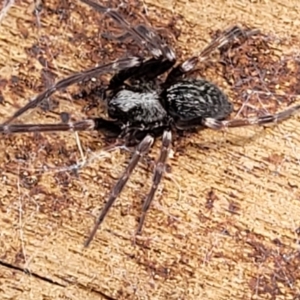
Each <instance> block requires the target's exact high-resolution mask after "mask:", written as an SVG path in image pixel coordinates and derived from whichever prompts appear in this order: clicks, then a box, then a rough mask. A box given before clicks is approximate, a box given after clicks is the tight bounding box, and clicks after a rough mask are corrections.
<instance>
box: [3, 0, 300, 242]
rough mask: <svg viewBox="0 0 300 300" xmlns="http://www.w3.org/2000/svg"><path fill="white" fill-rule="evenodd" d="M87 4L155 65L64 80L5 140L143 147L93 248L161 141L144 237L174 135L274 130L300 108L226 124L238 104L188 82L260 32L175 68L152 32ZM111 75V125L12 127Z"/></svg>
mask: <svg viewBox="0 0 300 300" xmlns="http://www.w3.org/2000/svg"><path fill="white" fill-rule="evenodd" d="M81 1H82V2H84V3H86V4H88V5H89V6H91V7H92V8H93V9H95V10H97V11H99V12H101V13H105V14H107V15H109V16H110V17H111V18H112V19H113V20H114V21H115V22H116V23H118V24H119V25H120V27H121V28H122V29H123V30H124V31H125V32H124V34H123V35H121V36H119V37H115V38H116V39H118V40H119V41H124V40H126V39H128V38H130V39H133V40H134V41H135V42H137V43H138V44H139V45H140V46H142V47H144V48H145V49H147V50H148V51H149V52H150V54H151V55H152V58H150V59H141V58H139V57H131V58H123V59H118V60H116V61H114V62H111V63H107V64H104V65H100V66H98V67H95V68H92V69H88V70H85V71H82V72H79V73H75V74H73V75H71V76H70V77H68V78H65V79H62V80H60V81H58V82H57V83H56V84H54V85H53V86H52V87H50V88H49V89H47V90H46V91H44V92H43V93H41V94H40V95H38V96H37V97H36V98H35V99H34V100H32V101H31V102H29V103H28V104H26V105H25V106H24V107H22V108H21V109H19V110H18V111H17V112H16V113H15V114H14V115H13V116H12V117H11V118H9V119H8V120H7V121H6V122H5V123H3V124H2V125H0V132H3V133H17V132H42V131H84V130H99V131H103V132H105V133H107V132H109V133H110V134H113V135H115V137H117V138H118V139H122V140H123V141H124V143H125V144H126V145H137V146H136V149H135V152H134V153H133V156H132V158H131V160H130V162H129V164H128V165H127V167H126V169H125V171H124V173H123V174H122V175H121V177H120V178H119V180H118V181H117V183H116V185H115V186H114V187H113V189H112V191H111V193H110V196H109V199H108V201H107V202H106V204H105V206H104V208H103V210H102V212H101V214H100V216H99V217H98V219H97V221H96V224H95V226H94V228H93V230H92V232H91V234H90V235H89V237H88V239H87V240H86V242H85V246H88V245H89V244H90V242H91V240H92V239H93V237H94V235H95V233H96V231H97V229H98V227H99V225H100V224H101V223H102V221H103V220H104V218H105V216H106V214H107V213H108V211H109V209H110V208H111V206H112V205H113V203H114V201H115V200H116V198H117V197H118V195H119V194H120V193H121V191H122V189H123V187H124V186H125V184H126V182H127V180H128V179H129V177H130V175H131V173H132V171H133V170H134V168H135V167H136V165H137V163H138V162H139V160H140V158H141V157H142V156H143V155H145V154H146V153H147V152H148V151H149V150H150V148H151V146H152V144H153V142H154V139H155V138H156V137H158V136H162V146H161V150H160V154H159V158H158V160H157V163H156V166H155V170H154V175H153V182H152V186H151V190H150V192H149V193H148V195H147V197H146V200H145V202H144V204H143V208H142V215H141V217H140V221H139V225H138V228H137V234H140V233H141V230H142V226H143V223H144V220H145V216H146V212H147V211H148V209H149V206H150V204H151V201H152V200H153V198H154V195H155V192H156V190H157V187H158V185H159V183H160V181H161V178H162V176H163V173H164V169H165V165H166V161H167V158H168V154H169V150H170V147H171V143H172V132H175V131H176V130H186V129H190V128H203V127H209V128H212V129H222V128H226V127H239V126H247V125H255V124H258V125H261V124H267V123H274V122H278V121H281V120H284V119H286V118H288V117H290V116H291V115H292V114H293V113H295V112H296V111H297V110H299V109H300V105H297V106H295V107H291V108H288V109H286V110H285V111H282V112H280V113H277V114H274V115H265V116H262V117H254V118H248V119H240V120H238V119H234V120H225V119H226V118H227V117H228V116H229V115H230V113H231V112H232V104H231V103H230V102H229V100H228V98H227V96H226V95H225V94H224V93H223V92H222V91H221V90H220V89H219V88H218V87H217V86H216V85H214V84H213V83H211V82H209V81H207V80H205V79H190V78H188V77H187V76H186V75H188V73H189V72H190V71H192V70H193V69H194V68H195V67H196V65H197V63H198V62H201V61H203V60H205V59H206V58H207V57H208V56H209V55H210V54H211V53H212V52H213V51H214V50H216V49H220V48H221V47H224V46H225V45H228V44H229V42H232V41H233V40H235V39H238V38H241V37H243V38H247V37H249V36H250V35H253V34H255V33H256V31H251V30H242V29H241V28H239V27H237V26H235V27H233V28H231V29H230V30H227V31H225V32H224V33H223V34H222V35H221V36H220V37H218V38H216V39H214V40H213V41H212V42H211V43H210V44H209V45H208V46H207V47H206V48H205V49H204V50H203V51H202V52H201V53H200V54H199V55H197V56H193V57H192V58H190V59H188V60H186V61H184V62H183V63H181V64H178V65H175V64H176V56H175V53H174V51H173V50H172V49H171V47H170V46H168V45H167V44H166V43H165V42H164V41H163V40H162V39H161V38H160V36H159V35H158V34H157V33H156V32H155V31H154V30H153V29H152V28H149V27H147V26H146V25H144V24H139V25H137V26H131V25H130V24H129V23H128V22H127V21H126V20H125V19H124V18H123V17H122V16H121V15H120V14H119V13H118V12H117V11H116V10H113V9H110V8H107V7H104V6H102V5H100V4H97V3H95V2H93V1H91V0H81ZM167 71H169V73H168V75H167V77H166V80H165V81H164V82H163V83H159V80H158V76H159V75H161V74H163V73H165V72H167ZM107 72H113V73H116V74H115V75H114V76H113V77H112V79H111V80H110V82H109V85H108V86H107V88H106V89H105V97H104V101H106V104H107V112H108V116H109V117H110V119H103V118H100V117H99V118H94V119H86V120H83V121H78V122H63V123H59V124H16V125H15V124H9V123H11V122H12V121H13V120H15V119H16V118H17V117H19V116H21V115H22V114H23V113H24V112H26V111H27V110H29V109H32V108H34V107H36V106H37V105H39V104H40V103H41V102H42V101H43V100H44V99H46V98H48V97H49V96H51V95H52V94H53V93H54V92H56V91H57V90H61V89H65V88H67V87H68V86H70V85H72V84H74V83H78V82H81V81H85V80H88V79H90V78H92V77H95V76H99V75H100V74H103V73H107Z"/></svg>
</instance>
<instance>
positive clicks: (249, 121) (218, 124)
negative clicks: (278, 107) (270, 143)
mask: <svg viewBox="0 0 300 300" xmlns="http://www.w3.org/2000/svg"><path fill="white" fill-rule="evenodd" d="M299 111H300V104H299V105H295V106H292V107H289V108H287V109H286V110H283V111H281V112H279V113H276V114H268V115H265V116H260V117H253V118H245V119H233V120H223V121H219V120H216V119H213V118H206V119H204V120H203V121H202V125H204V126H206V127H209V128H212V129H222V128H228V127H244V126H251V125H271V124H277V123H279V122H282V121H284V120H286V119H288V118H290V117H292V116H293V115H294V114H296V113H299Z"/></svg>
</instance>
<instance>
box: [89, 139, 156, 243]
mask: <svg viewBox="0 0 300 300" xmlns="http://www.w3.org/2000/svg"><path fill="white" fill-rule="evenodd" d="M153 142H154V138H153V137H152V136H150V135H146V136H145V137H144V139H143V140H142V141H141V142H140V143H139V144H138V146H137V147H136V150H135V152H134V154H133V156H132V158H131V160H130V162H129V164H128V166H127V167H126V169H125V171H124V173H123V174H122V175H121V177H120V179H119V180H118V181H117V183H116V184H115V186H114V187H113V189H112V191H111V193H110V196H109V198H108V201H107V202H106V204H105V206H104V208H103V209H102V211H101V213H100V216H99V217H98V219H97V221H96V224H95V226H94V228H93V229H92V231H91V233H90V235H89V237H88V239H87V240H86V241H85V243H84V246H85V247H88V246H89V244H90V243H91V241H92V239H93V238H94V236H95V234H96V232H97V229H98V227H99V226H100V225H101V223H102V222H103V220H104V218H105V216H106V214H107V213H108V211H109V210H110V208H111V207H112V205H113V203H114V202H115V200H116V199H117V197H118V196H119V194H120V193H121V192H122V190H123V188H124V186H125V184H126V182H127V181H128V179H129V177H130V175H131V173H132V172H133V170H134V169H135V167H136V165H137V163H138V162H139V160H140V158H141V157H142V156H143V155H145V154H146V153H147V152H148V151H149V150H150V148H151V146H152V144H153Z"/></svg>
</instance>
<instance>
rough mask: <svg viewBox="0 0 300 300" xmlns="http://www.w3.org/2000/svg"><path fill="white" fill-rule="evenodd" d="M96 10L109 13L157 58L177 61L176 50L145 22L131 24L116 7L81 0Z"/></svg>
mask: <svg viewBox="0 0 300 300" xmlns="http://www.w3.org/2000/svg"><path fill="white" fill-rule="evenodd" d="M81 2H83V3H85V4H87V5H89V6H91V7H92V8H93V9H95V10H96V11H99V12H101V13H104V14H107V15H109V16H110V17H111V18H112V19H113V20H114V21H115V22H116V23H117V24H118V25H119V26H120V27H121V28H123V29H125V30H126V32H128V33H129V34H130V35H131V37H132V38H133V39H134V40H135V41H136V42H137V43H138V44H139V45H141V46H142V47H145V48H146V49H147V50H148V51H149V52H150V53H151V54H152V55H153V56H154V57H155V58H159V57H164V58H166V59H167V60H170V61H175V59H176V56H175V53H174V51H173V50H172V49H171V47H169V46H168V45H167V44H166V43H165V42H164V41H163V40H162V39H161V38H160V37H159V35H158V34H157V33H156V32H155V31H154V30H153V29H151V28H148V27H147V26H145V25H143V24H139V25H137V26H130V24H129V23H128V22H127V21H126V20H125V19H124V18H123V17H122V16H121V15H120V14H119V13H118V12H117V11H116V10H114V9H111V8H108V7H105V6H102V5H100V4H99V3H95V2H94V1H91V0H81ZM127 38H128V35H127V34H126V33H125V35H122V36H121V38H120V39H121V40H124V39H127Z"/></svg>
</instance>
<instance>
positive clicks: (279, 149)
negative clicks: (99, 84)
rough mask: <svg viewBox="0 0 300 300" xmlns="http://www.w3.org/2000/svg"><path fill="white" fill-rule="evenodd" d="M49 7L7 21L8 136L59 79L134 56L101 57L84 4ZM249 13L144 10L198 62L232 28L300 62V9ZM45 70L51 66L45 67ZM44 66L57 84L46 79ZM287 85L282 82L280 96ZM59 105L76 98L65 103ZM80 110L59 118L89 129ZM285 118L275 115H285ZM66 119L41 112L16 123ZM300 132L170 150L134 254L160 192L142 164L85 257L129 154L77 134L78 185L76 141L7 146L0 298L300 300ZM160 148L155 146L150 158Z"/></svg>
mask: <svg viewBox="0 0 300 300" xmlns="http://www.w3.org/2000/svg"><path fill="white" fill-rule="evenodd" d="M46 2H47V3H46V6H44V9H43V10H42V12H41V13H40V14H38V15H34V14H33V9H34V6H33V4H32V3H31V1H16V3H15V4H14V5H12V6H11V7H10V9H9V10H8V12H7V13H6V14H4V15H3V16H2V19H1V25H0V70H1V71H0V86H1V94H0V96H1V97H3V99H4V101H2V100H1V103H0V117H1V119H0V122H1V123H2V121H4V120H6V119H7V117H8V116H10V115H11V114H12V113H13V112H14V111H15V110H16V108H17V107H20V106H22V105H24V103H26V102H27V101H28V100H29V99H30V98H31V97H33V96H34V95H36V94H37V93H38V92H39V91H41V90H42V89H43V88H44V87H45V85H47V84H49V82H51V80H57V79H58V78H62V77H64V76H67V75H68V74H70V73H71V72H74V71H76V70H80V69H84V68H87V67H91V66H93V65H95V64H96V63H98V62H99V61H101V60H105V61H107V60H108V59H109V58H110V57H113V56H115V55H117V54H118V55H119V53H122V51H124V50H125V49H126V48H125V47H124V46H122V48H121V46H117V47H119V48H118V52H117V53H114V50H113V48H112V45H109V44H103V40H102V39H100V38H99V30H98V29H99V28H98V27H99V26H104V23H103V22H102V23H101V22H100V21H99V20H101V19H102V16H101V15H99V14H97V13H95V12H92V11H91V10H89V9H88V8H87V7H86V6H84V5H82V4H80V3H79V1H70V2H71V3H72V4H68V3H66V2H65V1H55V0H51V1H46ZM60 2H61V4H59V3H60ZM252 2H253V3H250V1H247V0H242V1H233V0H227V1H221V0H220V1H214V4H211V3H210V4H208V2H207V1H206V3H205V1H194V2H191V3H189V2H186V1H167V0H166V1H160V4H157V1H152V0H151V1H147V2H146V3H145V7H146V8H147V9H148V14H149V19H150V20H152V21H153V24H154V25H157V27H159V26H162V25H166V26H167V24H168V23H169V22H170V20H171V18H172V17H174V19H176V20H177V24H176V28H177V29H180V30H181V34H180V36H179V39H178V41H177V42H176V49H177V50H178V53H179V54H180V56H182V57H188V55H191V54H192V53H197V52H198V51H199V50H201V48H202V47H203V46H205V45H206V44H207V42H208V41H209V40H210V37H209V33H210V32H213V31H216V30H218V29H224V28H226V27H229V26H231V25H235V24H237V23H242V24H245V25H248V26H250V27H257V28H259V29H261V31H262V32H263V33H265V34H267V35H269V36H270V37H271V36H273V37H274V36H275V37H276V38H278V40H279V39H280V40H281V41H282V43H281V44H276V45H275V42H274V47H276V48H278V53H279V54H278V55H283V54H284V55H287V54H289V55H290V57H291V55H292V53H297V51H298V52H299V49H298V48H299V38H298V36H299V35H300V29H299V22H298V19H299V10H300V2H299V1H297V0H293V1H292V0H290V1H285V3H284V4H280V3H279V2H275V1H252ZM50 8H52V10H50ZM59 9H60V10H59ZM179 15H181V16H182V18H175V17H176V16H179ZM34 45H35V46H34ZM114 47H116V45H114ZM44 61H47V64H48V65H47V66H46V65H44V67H43V66H42V64H43V63H44ZM46 67H48V70H51V71H52V72H53V73H54V74H55V76H53V75H51V74H49V73H45V72H44V73H43V69H46ZM213 70H214V69H209V70H208V71H207V76H209V79H211V80H214V82H216V83H218V84H220V86H222V87H223V88H224V89H225V90H226V91H227V92H228V94H229V95H231V96H232V97H235V96H236V93H234V92H233V91H232V90H231V89H230V87H229V86H228V85H227V84H226V83H225V80H224V78H222V76H221V72H219V71H220V68H216V69H215V70H216V73H217V74H214V72H213ZM217 71H218V72H217ZM43 74H45V75H43ZM12 76H14V77H12ZM298 78H299V77H298ZM5 80H6V81H5ZM294 80H295V77H293V78H290V80H288V81H287V83H288V82H292V81H294ZM266 84H267V82H266ZM284 85H285V83H284V82H280V83H278V90H279V91H280V90H281V88H282V87H283V86H284ZM286 96H287V98H288V96H291V95H286ZM54 98H55V97H54ZM64 98H65V99H71V97H70V94H69V97H68V94H64ZM1 99H2V98H1ZM56 99H59V97H58V96H57V98H56ZM232 100H233V102H234V101H235V99H234V98H233V99H232ZM285 103H286V102H285ZM85 105H86V103H85V102H84V101H78V102H72V101H71V102H69V101H60V105H59V108H56V111H57V112H62V111H67V112H70V113H71V114H72V116H73V117H74V118H76V119H81V118H83V117H84V116H85V113H84V112H82V111H81V110H82V108H83V107H84V106H85ZM284 108H285V104H282V105H278V107H277V110H282V109H284ZM90 113H95V112H94V111H91V112H90ZM57 120H58V117H57V115H55V114H54V113H50V112H47V113H41V110H40V109H36V110H34V112H30V113H28V114H26V116H24V117H22V118H21V119H20V121H22V122H30V123H33V122H55V121H57ZM298 128H299V117H293V118H292V119H291V120H288V121H286V122H284V123H282V124H280V125H279V126H275V127H271V128H267V129H263V128H246V129H234V130H229V131H228V132H225V133H224V132H212V131H210V130H205V131H201V132H199V133H197V134H193V135H190V134H188V136H187V137H186V138H185V139H183V140H182V141H181V142H176V143H175V146H174V149H173V150H174V157H173V158H171V159H170V161H169V162H170V165H171V166H172V168H171V173H170V174H169V175H168V176H167V177H168V178H165V180H164V181H163V185H162V189H161V192H160V193H159V194H158V195H157V196H156V198H155V201H154V203H153V205H152V208H151V209H150V212H149V214H148V216H147V218H146V223H145V228H144V232H143V235H142V237H141V238H139V240H138V241H137V245H133V244H132V236H133V233H134V231H135V229H136V226H137V222H136V219H137V218H138V216H139V214H140V211H141V201H142V199H144V198H143V197H144V195H145V193H146V192H147V190H148V189H149V187H150V184H151V174H150V171H149V170H148V171H147V170H146V169H145V166H143V165H141V166H142V167H141V168H139V169H138V171H137V172H136V173H135V174H134V175H133V178H132V179H131V180H130V182H129V184H128V187H127V188H126V189H125V191H124V192H123V193H122V195H121V197H120V198H119V199H118V201H117V203H116V205H115V207H114V208H113V209H112V210H111V211H110V213H109V215H108V217H107V219H106V220H105V222H104V224H103V225H102V226H101V229H100V230H99V232H98V233H97V235H96V239H95V240H94V241H93V242H92V244H91V246H90V248H88V249H84V248H83V241H84V239H85V237H86V236H87V234H88V233H89V230H90V229H91V227H92V225H93V224H94V216H93V214H94V215H95V216H96V215H97V214H98V211H99V209H100V208H101V207H102V205H103V202H104V201H105V199H106V197H107V195H108V192H109V189H110V187H111V186H112V184H113V183H114V182H115V180H116V178H118V176H119V174H120V172H121V171H122V168H123V167H124V165H125V164H126V162H127V161H128V158H129V153H128V152H125V153H123V152H119V150H117V151H115V152H110V153H104V152H101V148H102V147H103V146H104V145H106V144H107V142H104V140H103V139H102V138H101V137H99V135H98V134H97V133H81V134H80V142H81V145H82V148H83V150H84V153H85V154H86V155H87V156H88V165H87V166H84V167H82V168H80V169H79V171H78V176H76V174H74V172H65V171H64V168H67V167H68V166H69V169H70V166H71V165H76V164H78V163H79V162H80V160H81V156H80V152H79V149H78V146H77V143H76V138H75V134H73V133H57V134H42V135H32V134H28V135H15V136H12V135H11V136H1V140H0V153H1V154H0V175H1V176H0V187H1V188H0V208H1V210H0V227H1V231H0V291H1V299H66V298H68V299H101V298H103V299H295V298H296V296H298V297H299V294H300V290H299V286H300V272H299V262H300V254H299V239H300V235H299V234H300V233H299V229H298V232H297V228H299V226H300V224H299V215H300V205H299V199H300V192H299V175H300V166H299V158H300V156H299V153H298V149H299V147H300V138H299V134H298ZM89 149H90V150H89ZM158 149H159V142H158V143H157V146H156V147H154V149H153V151H152V154H151V156H153V157H155V156H156V155H157V151H158ZM46 166H48V170H47V169H46ZM59 171H60V172H59ZM210 204H211V205H212V206H213V207H212V208H210ZM23 270H26V272H23Z"/></svg>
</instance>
